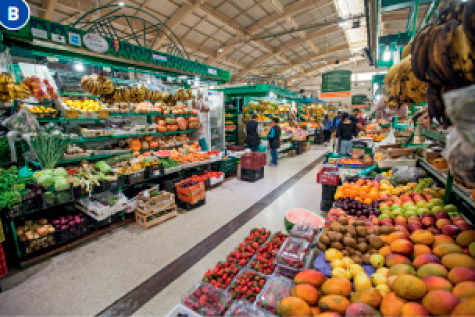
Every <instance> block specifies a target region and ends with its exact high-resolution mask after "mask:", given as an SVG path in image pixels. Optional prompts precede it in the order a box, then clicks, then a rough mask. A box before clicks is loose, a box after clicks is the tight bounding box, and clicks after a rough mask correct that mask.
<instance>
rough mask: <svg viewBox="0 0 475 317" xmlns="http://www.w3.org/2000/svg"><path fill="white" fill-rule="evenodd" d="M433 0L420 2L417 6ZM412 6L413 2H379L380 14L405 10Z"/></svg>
mask: <svg viewBox="0 0 475 317" xmlns="http://www.w3.org/2000/svg"><path fill="white" fill-rule="evenodd" d="M432 1H433V0H420V1H419V5H421V4H428V3H431V2H432ZM413 5H414V0H403V1H401V0H381V13H384V12H390V11H396V10H401V9H407V8H410V7H412V6H413Z"/></svg>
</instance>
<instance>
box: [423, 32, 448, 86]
mask: <svg viewBox="0 0 475 317" xmlns="http://www.w3.org/2000/svg"><path fill="white" fill-rule="evenodd" d="M442 28H443V25H437V26H435V27H434V29H435V30H434V31H433V32H431V34H432V38H431V40H430V43H429V51H428V57H429V67H428V68H427V70H426V71H427V74H428V75H429V81H431V82H433V83H436V84H437V85H440V86H445V85H446V84H447V82H448V79H447V78H445V77H444V76H443V75H442V70H441V69H440V68H439V65H438V64H437V62H436V59H438V58H439V57H440V53H439V40H440V36H439V35H440V32H441V31H442Z"/></svg>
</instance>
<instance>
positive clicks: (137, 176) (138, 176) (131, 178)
mask: <svg viewBox="0 0 475 317" xmlns="http://www.w3.org/2000/svg"><path fill="white" fill-rule="evenodd" d="M122 176H123V178H124V184H125V185H134V184H138V183H143V182H144V181H145V171H140V172H136V173H131V174H125V175H122Z"/></svg>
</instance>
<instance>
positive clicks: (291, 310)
mask: <svg viewBox="0 0 475 317" xmlns="http://www.w3.org/2000/svg"><path fill="white" fill-rule="evenodd" d="M279 311H280V314H281V315H282V316H285V317H287V316H288V317H290V316H311V315H312V311H311V310H310V306H308V304H307V303H306V302H305V301H304V300H303V299H300V298H298V297H286V298H284V299H283V300H281V301H280V304H279Z"/></svg>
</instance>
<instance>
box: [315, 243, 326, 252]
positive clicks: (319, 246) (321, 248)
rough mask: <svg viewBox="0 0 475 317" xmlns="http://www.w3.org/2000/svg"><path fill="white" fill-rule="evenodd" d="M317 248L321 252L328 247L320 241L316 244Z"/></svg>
mask: <svg viewBox="0 0 475 317" xmlns="http://www.w3.org/2000/svg"><path fill="white" fill-rule="evenodd" d="M317 248H318V249H319V250H322V251H325V250H326V249H328V247H327V246H326V245H325V244H323V243H322V242H320V241H318V242H317Z"/></svg>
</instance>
